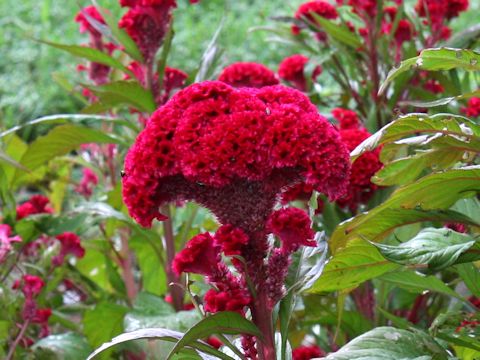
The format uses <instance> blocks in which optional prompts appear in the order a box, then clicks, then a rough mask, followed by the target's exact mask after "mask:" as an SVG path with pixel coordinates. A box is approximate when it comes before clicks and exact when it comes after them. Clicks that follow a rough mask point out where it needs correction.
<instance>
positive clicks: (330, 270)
mask: <svg viewBox="0 0 480 360" xmlns="http://www.w3.org/2000/svg"><path fill="white" fill-rule="evenodd" d="M397 268H399V265H397V264H394V263H391V262H389V261H388V260H385V259H384V258H383V256H382V255H381V254H380V252H379V251H378V250H377V249H375V247H374V246H373V245H371V244H369V243H368V242H367V241H364V240H354V241H351V242H349V243H348V244H347V246H346V247H344V248H342V249H340V250H339V251H338V252H337V253H335V254H334V255H333V256H332V258H331V259H330V260H329V261H328V262H327V265H326V266H325V268H324V270H323V273H322V275H321V276H320V278H319V279H318V280H317V281H316V282H315V284H314V285H313V287H312V288H311V289H310V290H309V292H313V293H319V292H329V291H336V290H343V289H350V288H353V287H355V286H357V285H359V284H361V283H362V282H364V281H366V280H369V279H373V278H375V277H377V276H380V275H382V274H384V273H386V272H388V271H392V270H395V269H397Z"/></svg>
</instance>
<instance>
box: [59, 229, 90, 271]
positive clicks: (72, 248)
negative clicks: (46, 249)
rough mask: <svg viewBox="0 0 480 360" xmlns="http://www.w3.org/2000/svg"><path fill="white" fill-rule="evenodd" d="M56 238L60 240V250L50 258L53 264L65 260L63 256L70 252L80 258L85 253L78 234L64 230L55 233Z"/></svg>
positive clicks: (60, 263)
mask: <svg viewBox="0 0 480 360" xmlns="http://www.w3.org/2000/svg"><path fill="white" fill-rule="evenodd" d="M56 239H57V240H58V241H60V252H59V253H58V255H55V256H54V257H53V258H52V264H53V265H54V266H60V265H62V264H63V262H64V260H65V256H66V255H68V254H71V255H73V256H75V257H77V258H82V257H83V256H84V255H85V249H84V248H83V247H82V245H81V244H80V238H79V237H78V235H76V234H74V233H71V232H65V233H63V234H60V235H57V236H56Z"/></svg>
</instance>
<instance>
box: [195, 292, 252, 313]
mask: <svg viewBox="0 0 480 360" xmlns="http://www.w3.org/2000/svg"><path fill="white" fill-rule="evenodd" d="M250 302H251V299H250V296H249V295H248V294H246V292H245V291H244V290H241V289H234V290H230V291H217V290H214V289H210V290H208V291H207V293H206V294H205V298H204V307H205V311H208V312H210V313H216V312H219V311H235V312H239V313H241V314H243V309H244V308H245V306H247V305H249V304H250Z"/></svg>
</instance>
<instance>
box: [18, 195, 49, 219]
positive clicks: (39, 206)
mask: <svg viewBox="0 0 480 360" xmlns="http://www.w3.org/2000/svg"><path fill="white" fill-rule="evenodd" d="M49 203H50V201H49V200H48V198H47V197H46V196H43V195H33V196H32V197H31V198H30V199H29V200H28V201H26V202H24V203H23V204H21V205H19V206H17V220H21V219H23V218H26V217H27V216H30V215H36V214H51V213H53V209H52V208H51V207H50V206H49Z"/></svg>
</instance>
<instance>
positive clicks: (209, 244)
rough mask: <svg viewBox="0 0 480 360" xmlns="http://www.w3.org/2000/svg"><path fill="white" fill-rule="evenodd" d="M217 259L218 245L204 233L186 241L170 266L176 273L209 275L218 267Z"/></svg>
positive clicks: (218, 257)
mask: <svg viewBox="0 0 480 360" xmlns="http://www.w3.org/2000/svg"><path fill="white" fill-rule="evenodd" d="M219 261H220V247H219V246H218V245H216V244H215V243H214V239H213V238H212V236H211V235H210V234H209V233H204V234H199V235H197V236H195V237H194V238H192V239H191V240H190V241H189V242H188V243H187V245H186V246H185V248H184V249H183V250H182V251H181V252H179V253H178V254H177V256H176V257H175V259H174V261H173V264H172V268H173V271H175V273H176V274H177V275H180V274H181V273H182V272H191V273H195V274H200V275H210V274H212V273H214V272H215V271H216V269H217V268H218V263H219Z"/></svg>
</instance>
